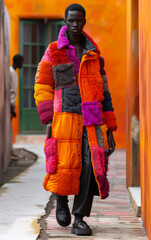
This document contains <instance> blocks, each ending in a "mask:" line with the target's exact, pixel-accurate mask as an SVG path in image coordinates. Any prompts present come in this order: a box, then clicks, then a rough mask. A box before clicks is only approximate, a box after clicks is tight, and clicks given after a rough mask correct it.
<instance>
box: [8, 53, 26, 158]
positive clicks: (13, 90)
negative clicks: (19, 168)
mask: <svg viewBox="0 0 151 240" xmlns="http://www.w3.org/2000/svg"><path fill="white" fill-rule="evenodd" d="M22 65H23V56H22V55H20V54H16V55H15V56H14V57H13V65H12V66H10V110H11V120H12V119H13V117H16V112H15V103H16V97H17V87H18V77H17V73H16V69H17V68H19V69H20V68H22ZM11 135H12V124H11ZM11 145H12V136H11ZM18 158H19V156H17V155H16V154H15V153H14V152H13V146H12V147H11V159H13V160H17V159H18Z"/></svg>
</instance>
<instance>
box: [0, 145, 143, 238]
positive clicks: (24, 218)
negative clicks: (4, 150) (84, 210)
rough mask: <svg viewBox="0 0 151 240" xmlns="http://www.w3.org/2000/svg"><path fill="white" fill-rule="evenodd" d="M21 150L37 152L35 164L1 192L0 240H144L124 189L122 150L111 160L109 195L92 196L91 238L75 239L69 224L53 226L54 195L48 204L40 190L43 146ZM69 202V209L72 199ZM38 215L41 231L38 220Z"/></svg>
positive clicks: (48, 195) (46, 194)
mask: <svg viewBox="0 0 151 240" xmlns="http://www.w3.org/2000/svg"><path fill="white" fill-rule="evenodd" d="M17 147H19V145H18V146H17ZM20 147H24V148H26V149H27V150H30V151H33V152H35V153H37V154H38V156H39V158H38V160H37V162H36V163H35V164H34V165H32V166H31V167H30V168H28V169H27V170H26V171H25V172H23V173H22V174H20V175H19V176H17V177H16V178H14V179H12V181H11V182H10V183H7V184H5V185H4V186H3V187H2V188H1V189H0V240H8V239H9V240H36V239H40V240H45V239H49V240H53V239H55V240H57V239H59V240H63V239H69V238H71V239H72V240H74V239H77V238H78V239H79V240H80V239H87V240H89V239H95V240H99V239H102V240H106V239H108V240H109V239H110V240H111V239H126V240H130V239H134V240H137V239H138V240H147V237H146V234H145V231H144V228H143V226H142V221H141V219H139V218H137V217H135V213H134V211H133V208H132V206H131V204H130V202H129V198H128V194H127V190H126V188H125V151H123V150H116V152H115V153H114V154H113V155H112V156H111V158H110V165H109V168H110V169H109V176H108V177H109V181H110V187H111V192H110V196H109V197H108V198H107V199H106V200H101V199H100V198H99V197H95V200H94V204H93V209H92V214H91V217H90V218H85V220H86V221H87V222H88V223H89V224H90V226H91V227H92V229H93V236H91V237H78V236H75V235H73V234H71V233H70V231H71V225H70V226H69V227H67V228H63V227H60V226H59V225H58V224H57V223H56V219H55V208H54V207H55V204H56V202H55V200H53V196H52V197H51V198H50V201H49V197H50V193H49V192H46V191H44V190H43V188H42V182H43V177H44V175H45V167H44V154H43V147H42V145H41V144H40V145H37V144H33V145H32V144H30V145H26V144H24V145H23V146H22V145H20ZM69 199H70V207H71V206H72V202H73V197H72V196H70V198H69ZM46 205H47V208H46V209H47V210H46V213H47V214H46V215H45V210H44V209H45V207H46ZM41 216H43V217H42V219H41V220H40V223H41V232H40V226H39V224H38V223H37V220H38V219H40V217H41ZM45 219H46V221H45ZM46 223H47V224H46ZM39 232H40V237H38V234H39ZM46 234H47V236H48V238H46Z"/></svg>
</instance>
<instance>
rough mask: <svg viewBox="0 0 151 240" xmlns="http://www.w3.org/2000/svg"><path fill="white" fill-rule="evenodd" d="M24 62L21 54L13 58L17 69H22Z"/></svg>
mask: <svg viewBox="0 0 151 240" xmlns="http://www.w3.org/2000/svg"><path fill="white" fill-rule="evenodd" d="M23 61H24V58H23V56H22V55H20V54H16V55H15V56H14V57H13V66H14V67H15V68H22V65H23Z"/></svg>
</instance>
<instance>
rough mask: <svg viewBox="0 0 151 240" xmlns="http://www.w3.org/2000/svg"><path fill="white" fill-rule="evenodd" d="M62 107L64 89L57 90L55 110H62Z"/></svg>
mask: <svg viewBox="0 0 151 240" xmlns="http://www.w3.org/2000/svg"><path fill="white" fill-rule="evenodd" d="M61 108H62V89H59V90H55V93H54V111H55V112H61Z"/></svg>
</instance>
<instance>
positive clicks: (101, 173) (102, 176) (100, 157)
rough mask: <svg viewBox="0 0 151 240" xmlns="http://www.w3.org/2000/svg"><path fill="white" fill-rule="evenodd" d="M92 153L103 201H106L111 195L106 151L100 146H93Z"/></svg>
mask: <svg viewBox="0 0 151 240" xmlns="http://www.w3.org/2000/svg"><path fill="white" fill-rule="evenodd" d="M91 151H92V162H93V168H94V171H95V175H96V177H97V181H98V183H99V186H100V190H101V195H102V199H105V198H107V197H108V195H109V183H108V180H107V176H106V169H105V151H104V149H103V148H100V147H99V146H92V147H91Z"/></svg>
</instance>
